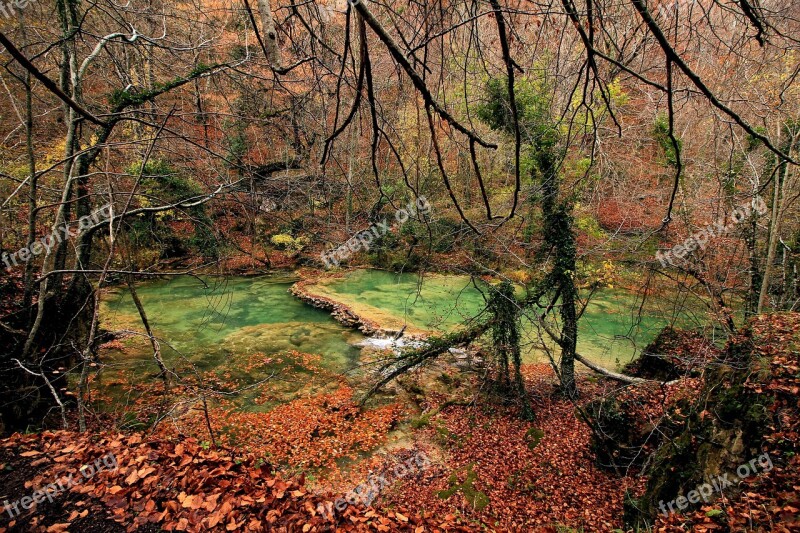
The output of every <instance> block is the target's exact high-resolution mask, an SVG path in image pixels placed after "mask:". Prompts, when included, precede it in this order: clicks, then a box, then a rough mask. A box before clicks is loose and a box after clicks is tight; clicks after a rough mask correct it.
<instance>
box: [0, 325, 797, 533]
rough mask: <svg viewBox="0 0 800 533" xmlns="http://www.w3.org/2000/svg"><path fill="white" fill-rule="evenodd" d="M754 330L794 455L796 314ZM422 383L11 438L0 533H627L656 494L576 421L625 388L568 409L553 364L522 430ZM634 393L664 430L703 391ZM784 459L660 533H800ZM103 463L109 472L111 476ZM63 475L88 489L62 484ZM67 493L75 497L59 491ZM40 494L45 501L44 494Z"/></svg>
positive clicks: (480, 393) (597, 386) (503, 414)
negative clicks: (367, 493)
mask: <svg viewBox="0 0 800 533" xmlns="http://www.w3.org/2000/svg"><path fill="white" fill-rule="evenodd" d="M754 328H755V331H756V333H757V334H758V335H760V343H759V344H758V346H759V352H760V354H761V356H762V357H764V358H766V359H765V360H767V361H772V363H771V365H772V368H773V370H772V372H771V374H769V376H768V377H767V378H764V379H766V381H764V382H754V383H753V384H752V386H753V387H757V388H758V390H761V389H762V388H763V389H764V390H765V391H766V390H772V391H778V392H779V393H780V394H781V395H782V396H780V397H781V398H785V400H781V401H780V402H778V403H776V404H775V408H776V409H780V411H779V412H780V413H781V416H782V417H783V418H782V420H783V422H782V424H781V427H780V428H772V430H771V431H773V433H772V434H771V435H769V436H768V437H767V441H768V442H773V441H774V442H779V443H781V446H784V447H785V446H786V445H787V444H786V443H787V442H796V440H797V435H798V427H799V425H798V418H799V417H798V416H797V415H798V408H799V407H800V404H798V402H797V398H798V392H800V386H799V385H800V373H798V365H800V353H798V352H797V350H796V346H797V345H796V344H792V343H790V342H788V340H787V339H793V338H794V339H796V338H797V331H798V330H800V315H787V316H785V317H780V318H776V319H774V320H773V319H764V320H762V321H761V322H759V323H757V324H755V326H754ZM759 328H760V329H759ZM418 372H419V373H420V374H418V375H409V376H406V377H404V378H403V379H401V380H400V382H399V383H398V385H397V386H396V387H395V390H394V393H393V394H391V395H384V396H383V397H381V398H380V399H379V401H378V402H377V405H376V406H374V407H371V408H369V409H365V410H363V411H361V410H359V409H358V407H357V405H356V402H355V399H354V391H353V389H351V388H349V387H348V386H347V384H346V383H345V382H342V383H341V385H340V386H339V387H338V388H334V390H333V392H326V393H325V394H316V395H309V396H308V397H302V398H297V399H295V400H294V401H292V402H290V403H288V404H286V405H284V406H280V407H278V408H275V409H272V410H270V411H266V412H262V413H241V412H239V413H237V412H236V411H235V410H232V409H230V408H228V407H226V406H224V405H218V406H213V407H212V408H210V409H209V412H208V414H209V417H208V419H207V418H206V416H205V411H203V410H199V409H188V410H186V411H185V412H184V413H183V414H182V416H181V424H173V423H169V424H168V423H165V424H162V425H161V426H160V427H159V429H158V430H156V431H155V432H153V431H150V432H142V431H139V432H128V433H119V432H117V431H108V430H103V429H102V428H99V427H98V428H95V431H90V432H87V433H84V434H79V433H74V432H65V431H55V432H42V433H38V434H24V435H23V434H16V435H13V436H11V437H9V438H6V439H3V440H2V441H0V487H2V494H0V501H5V500H8V501H9V502H10V504H11V505H12V506H13V505H14V504H15V502H17V501H20V503H19V504H18V506H17V509H18V510H19V513H18V514H17V515H16V516H14V517H13V519H10V517H9V515H10V514H15V513H14V512H13V511H12V512H6V513H4V515H3V517H2V518H0V533H5V532H6V531H8V532H29V531H43V532H63V531H75V532H84V531H86V532H96V531H97V532H101V531H102V532H104V531H129V530H133V529H134V528H138V530H139V531H145V532H147V531H158V530H165V531H267V530H271V531H302V532H304V533H306V532H309V531H312V532H314V531H320V532H321V531H334V530H336V531H414V532H415V533H421V532H424V531H431V532H435V531H499V532H504V531H526V532H527V531H543V532H555V531H558V532H562V531H563V532H567V531H613V530H617V529H622V528H623V525H622V517H623V507H624V500H625V497H626V491H630V493H631V494H633V495H637V496H638V495H640V494H642V493H643V491H644V488H645V484H646V481H647V480H646V478H644V477H642V476H639V475H638V473H637V472H636V471H628V472H618V473H615V472H612V471H610V470H609V469H606V468H601V467H600V466H598V464H597V459H596V456H595V455H594V453H593V452H592V450H591V437H592V434H591V431H590V429H589V426H588V425H587V424H586V423H585V422H583V421H582V420H581V412H582V409H581V408H582V407H584V406H586V405H587V404H588V402H591V401H592V400H593V399H596V398H599V397H601V396H605V395H608V394H615V393H619V384H617V383H615V382H611V381H608V380H605V379H595V378H594V376H592V375H589V374H580V377H579V384H580V389H581V397H580V400H579V401H578V402H577V403H572V402H570V401H568V400H567V399H565V398H564V397H563V396H561V395H559V394H558V392H557V386H556V385H557V382H556V379H555V376H554V375H553V372H552V370H551V369H550V367H549V366H547V365H527V366H525V367H524V376H525V380H526V385H527V388H528V390H529V391H530V399H531V402H532V404H533V407H534V411H535V413H536V419H535V420H534V421H533V422H526V421H523V420H521V419H520V417H519V409H518V407H517V406H515V405H510V404H509V405H503V404H502V403H501V402H499V401H498V400H497V399H496V398H494V399H493V398H492V397H491V396H490V395H488V394H487V393H486V392H485V390H483V387H485V385H486V382H484V381H482V380H480V379H479V373H476V372H464V371H462V370H459V369H458V368H456V367H455V366H454V365H451V364H449V363H447V362H445V361H441V362H437V364H436V365H432V366H430V367H428V368H426V369H424V370H419V371H418ZM422 373H425V376H423V375H422ZM756 377H757V376H753V377H752V379H756ZM323 378H324V379H326V380H329V378H328V377H324V376H323ZM266 386H268V384H267V385H266ZM639 390H644V391H645V392H643V393H642V394H640V397H639V398H638V401H637V405H638V408H639V409H641V416H643V417H651V416H653V417H657V416H660V414H661V413H662V412H663V410H664V409H665V405H666V404H669V403H671V402H673V401H674V399H675V398H677V397H683V398H684V399H686V398H687V397H688V398H691V397H692V395H694V394H695V393H696V391H697V390H698V382H697V378H688V379H686V380H681V381H679V382H677V383H674V384H672V385H670V386H669V387H661V386H658V387H652V388H650V389H639ZM648 390H649V391H651V392H647V391H648ZM151 397H152V399H153V402H154V403H157V402H158V401H159V399H158V394H156V393H153V394H152V395H151ZM492 400H494V401H492ZM781 402H783V403H781ZM209 427H211V430H212V431H213V432H214V434H216V439H215V440H216V446H215V445H214V444H212V443H210V442H209V436H208V435H209V434H208V429H209ZM229 435H235V436H236V438H235V439H232V438H229V437H228V436H229ZM787 439H788V441H787ZM109 454H113V455H111V456H110V455H109ZM784 455H785V457H781V458H780V463H777V462H776V468H775V469H774V470H773V471H772V472H770V475H769V476H768V477H765V478H763V479H759V480H756V481H755V482H753V483H749V484H748V488H747V491H746V492H744V493H740V494H731V495H730V498H727V497H726V498H723V499H722V500H721V501H720V502H717V503H714V504H710V505H704V506H701V507H700V508H699V509H697V510H695V511H691V512H687V514H686V515H684V514H681V513H676V514H674V515H672V516H671V517H670V518H669V519H663V518H661V519H659V521H658V522H657V524H656V529H655V530H656V531H666V532H672V531H689V530H690V531H740V530H757V531H769V530H774V531H785V532H789V531H800V527H799V526H798V520H797V516H798V513H800V511H798V508H797V501H798V493H800V475H798V472H800V461H799V460H798V456H797V455H794V454H791V455H790V454H788V453H787V454H784ZM108 457H113V463H114V468H111V467H108V463H107V462H101V458H108ZM420 457H423V458H424V460H423V461H420V460H419V458H420ZM403 465H405V466H403ZM82 467H83V469H82ZM92 470H96V472H94V473H92V472H91V471H92ZM87 474H89V475H87ZM70 476H72V479H73V480H74V481H79V482H78V483H75V485H74V486H72V487H67V480H68V479H69V478H70ZM376 479H378V480H383V482H382V483H379V484H377V485H375V486H376V487H377V489H379V490H378V493H376V494H373V495H372V496H375V499H374V501H371V506H364V505H361V504H360V503H359V502H358V501H356V500H355V499H353V500H351V502H352V504H345V500H346V499H347V498H348V497H349V496H352V495H353V492H352V491H353V489H354V488H356V487H358V486H366V485H370V484H374V481H375V480H376ZM59 481H60V482H61V483H62V485H63V486H65V487H67V488H65V490H60V487H61V486H59V485H53V484H55V483H58V482H59ZM48 486H49V487H51V490H50V497H48V493H47V492H45V493H36V492H35V491H37V490H38V489H40V488H44V487H48ZM362 492H363V491H362ZM25 497H28V498H29V499H28V500H23V498H25ZM342 498H344V499H342ZM31 499H37V500H39V503H33V504H32V505H30V503H31ZM50 499H52V502H51V501H48V500H50ZM23 504H24V505H23ZM6 505H8V504H6ZM23 507H30V509H23ZM728 517H729V518H728ZM754 519H755V520H756V521H755V522H754ZM748 523H749V524H767V526H766V527H765V526H763V525H760V526H759V525H756V526H755V527H752V528H750V527H747V524H748ZM769 524H772V525H771V526H770V525H769ZM773 526H774V527H773Z"/></svg>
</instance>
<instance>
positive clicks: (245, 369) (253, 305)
mask: <svg viewBox="0 0 800 533" xmlns="http://www.w3.org/2000/svg"><path fill="white" fill-rule="evenodd" d="M293 281H294V280H293V279H290V278H287V277H259V278H244V277H238V278H237V277H233V278H228V279H217V278H204V280H202V281H201V280H199V279H196V278H193V277H189V276H183V277H175V278H170V279H167V280H157V281H149V282H145V283H142V284H141V285H140V286H139V288H138V292H139V296H140V298H141V300H142V303H143V304H144V307H145V310H146V311H147V314H148V318H149V320H150V322H151V325H152V327H153V329H154V331H155V333H156V335H157V336H158V337H159V339H160V340H161V347H162V351H163V357H164V360H165V362H166V364H167V366H168V367H170V368H174V369H176V370H180V371H182V372H198V373H206V374H211V375H212V376H215V377H216V378H218V383H220V384H221V385H220V386H225V384H230V383H236V384H237V385H240V386H246V385H248V384H251V383H255V382H258V381H259V380H262V379H264V378H265V377H268V376H270V375H273V374H278V375H279V378H278V379H276V380H275V381H273V382H271V383H270V389H271V390H270V392H271V393H274V394H273V396H274V397H271V398H269V399H268V400H267V401H266V402H264V401H263V397H261V399H260V400H259V401H256V398H257V394H260V393H257V392H255V391H254V392H252V394H249V395H248V394H243V395H240V396H239V397H237V403H238V404H239V405H240V407H243V408H246V409H254V410H259V409H263V408H267V407H269V406H272V405H274V404H275V403H281V402H282V401H284V400H286V399H287V398H291V397H294V396H296V394H297V393H298V392H299V391H301V390H305V391H306V392H308V387H310V386H312V384H313V386H314V387H319V386H325V384H326V383H333V382H335V381H336V379H335V378H334V377H333V376H335V375H340V374H345V373H347V372H348V371H351V370H352V369H353V368H355V367H356V366H357V364H358V362H359V358H360V355H361V346H364V345H370V346H371V347H373V348H374V347H376V346H377V347H380V346H382V345H383V344H385V341H380V340H373V341H372V342H367V343H365V342H363V341H364V337H363V336H362V335H361V334H360V333H358V332H357V331H355V330H351V329H348V328H345V327H343V326H341V325H340V324H338V323H337V322H336V321H334V320H333V319H332V318H331V317H330V315H329V314H328V313H327V312H325V311H322V310H318V309H314V308H313V307H311V306H309V305H306V304H304V303H302V302H300V301H299V300H297V299H296V298H294V297H293V296H292V295H291V294H289V292H288V288H289V287H290V286H291V284H292V283H293ZM310 289H311V291H312V292H314V293H316V294H320V295H324V296H329V297H332V298H333V299H335V300H337V301H341V302H343V303H345V304H347V305H348V306H350V307H351V308H352V309H353V310H354V311H355V312H356V313H358V314H362V315H365V316H368V317H370V318H372V319H373V320H375V321H377V322H378V323H380V324H381V325H382V326H384V327H387V328H392V329H400V328H402V327H403V326H405V327H406V328H407V331H408V332H414V331H447V330H452V329H453V328H456V327H458V326H459V325H460V324H462V323H463V322H464V321H465V320H467V319H469V318H471V317H474V316H475V315H477V314H479V313H481V312H482V311H483V309H484V307H485V303H484V302H485V300H484V296H483V294H482V292H481V290H479V288H478V287H476V286H475V284H473V282H472V280H470V278H469V277H465V276H452V275H426V276H425V278H424V283H422V284H420V278H419V277H418V276H417V275H415V274H401V275H398V274H394V273H390V272H384V271H375V270H358V271H354V272H350V273H348V274H346V275H345V276H344V277H343V278H340V279H333V280H326V281H324V282H322V283H319V284H317V285H314V286H311V287H310ZM640 305H641V302H640V301H639V300H638V299H637V298H636V297H634V296H633V295H631V294H630V293H627V292H625V291H623V290H610V289H605V290H602V291H599V292H598V293H597V294H596V296H595V297H594V299H593V300H592V302H591V304H590V305H589V307H588V308H587V310H586V312H585V313H584V315H583V318H582V320H581V323H580V336H579V342H578V349H579V351H580V352H581V353H583V354H584V355H586V356H587V357H589V358H591V359H593V360H595V361H596V362H598V363H600V364H603V365H606V366H609V367H613V366H616V365H618V364H624V363H627V362H628V361H630V359H631V358H632V357H633V356H634V354H635V353H636V352H637V350H640V349H641V348H642V347H643V346H644V345H646V343H647V342H649V340H651V339H652V338H653V337H654V336H655V334H656V333H657V332H658V330H659V329H660V328H661V327H663V326H664V325H666V324H668V323H669V318H668V317H669V314H668V313H667V312H666V311H664V310H661V309H659V308H658V307H656V305H655V304H654V303H653V302H648V303H647V306H646V307H645V308H644V311H643V314H642V316H641V317H640V316H639V315H638V311H639V309H640ZM102 323H103V327H105V328H106V329H109V330H112V331H120V330H123V331H125V330H128V331H135V332H139V335H132V336H128V337H126V338H124V339H123V340H122V341H121V344H120V345H117V346H115V347H111V348H109V349H106V350H104V352H103V358H104V362H106V363H107V364H108V366H107V368H106V370H105V371H104V374H105V376H104V378H103V382H104V383H105V385H106V389H105V390H106V391H107V392H109V393H110V394H111V396H112V397H117V398H119V397H120V396H121V395H122V394H124V392H125V390H126V389H125V386H126V385H127V384H128V383H130V382H140V381H143V380H146V379H149V378H150V377H152V376H153V375H155V374H156V373H157V368H156V366H155V363H154V362H153V358H152V349H151V348H150V346H149V343H148V341H147V339H146V338H144V337H143V336H142V335H141V332H142V331H143V328H142V326H141V323H140V320H139V316H138V313H137V312H136V308H135V306H134V305H133V302H132V300H131V298H130V294H129V293H128V291H127V290H125V289H122V288H120V289H115V290H113V291H111V292H110V293H109V294H107V295H106V297H105V299H104V302H103V307H102ZM523 330H524V335H523V342H524V351H525V356H526V360H527V361H543V360H544V356H543V354H542V351H541V350H540V348H539V346H540V339H539V336H538V334H537V333H536V330H535V328H534V327H533V326H532V324H531V323H530V322H527V321H526V322H525V323H524V324H523ZM381 343H383V344H381ZM379 345H380V346H379ZM385 347H388V346H385ZM301 353H302V354H315V355H318V356H319V357H317V358H315V359H314V360H313V361H312V362H310V361H309V360H308V358H305V357H302V356H300V355H299V354H301ZM320 382H321V383H322V385H320ZM314 390H316V389H314Z"/></svg>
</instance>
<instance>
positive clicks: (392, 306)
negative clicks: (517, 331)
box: [309, 270, 699, 368]
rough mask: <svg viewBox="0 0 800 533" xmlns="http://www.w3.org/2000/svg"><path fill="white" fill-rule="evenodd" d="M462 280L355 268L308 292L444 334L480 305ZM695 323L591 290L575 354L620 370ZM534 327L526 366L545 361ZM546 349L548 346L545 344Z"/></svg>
mask: <svg viewBox="0 0 800 533" xmlns="http://www.w3.org/2000/svg"><path fill="white" fill-rule="evenodd" d="M481 285H482V284H481V283H480V282H479V283H473V281H472V280H471V279H470V278H469V277H467V276H455V275H441V274H426V275H425V276H424V278H422V279H421V278H420V277H419V276H418V275H415V274H400V275H398V274H393V273H389V272H384V271H379V270H356V271H353V272H350V273H348V274H347V275H345V276H344V277H343V278H340V279H331V280H325V281H322V282H319V283H317V284H315V285H312V286H311V287H309V291H310V292H312V293H314V294H318V295H321V296H326V297H329V298H332V299H334V300H335V301H338V302H342V303H344V304H346V305H348V306H349V307H350V308H351V309H352V310H353V311H355V312H356V314H359V315H363V316H368V317H371V318H374V319H376V320H377V322H378V323H379V324H381V325H382V326H384V327H386V328H388V329H393V330H399V329H401V328H403V327H405V328H406V331H411V332H413V331H417V330H428V331H430V330H433V331H448V330H452V329H453V328H454V327H457V326H458V325H459V324H461V323H463V322H464V321H465V320H468V319H469V318H470V317H474V316H475V315H477V314H478V313H479V312H481V311H482V310H483V309H484V307H485V301H486V300H485V295H484V293H485V286H484V287H483V288H482V287H481ZM676 322H678V323H680V324H682V325H687V324H691V323H694V322H698V323H699V320H697V321H695V320H693V319H692V317H691V316H688V315H687V314H685V312H684V313H681V314H680V315H678V314H676V313H675V311H674V309H673V308H672V307H671V306H670V305H669V304H668V303H667V302H661V301H657V300H655V299H647V300H646V301H645V302H644V303H643V302H642V301H641V299H640V298H637V297H636V296H635V295H633V294H631V293H630V292H628V291H625V290H620V289H602V290H599V291H597V292H596V293H595V294H594V295H593V296H592V299H591V301H590V303H589V305H588V307H587V308H586V311H585V312H584V314H583V316H582V318H581V321H580V323H579V335H578V339H579V340H578V352H579V353H581V354H582V355H584V356H586V357H589V358H590V359H592V360H594V361H595V362H597V363H600V364H602V365H605V366H608V367H612V368H613V367H617V368H618V367H620V366H622V365H624V364H626V363H628V362H629V361H630V360H631V359H632V358H633V357H635V356H636V355H637V354H638V353H639V351H641V349H642V348H643V347H644V346H646V345H647V344H648V343H649V342H650V341H651V340H652V339H653V337H654V336H655V335H656V334H657V333H658V332H659V331H660V330H661V328H663V327H664V326H665V325H668V324H673V323H676ZM541 341H542V340H541V339H540V338H539V335H538V333H537V328H535V327H533V324H532V323H531V322H530V321H527V320H526V321H525V323H524V324H523V343H524V352H525V355H526V360H527V361H528V362H544V361H547V359H546V355H545V354H544V352H543V351H542V349H541ZM549 345H550V346H552V343H549Z"/></svg>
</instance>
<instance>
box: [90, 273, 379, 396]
mask: <svg viewBox="0 0 800 533" xmlns="http://www.w3.org/2000/svg"><path fill="white" fill-rule="evenodd" d="M295 281H296V280H295V279H292V278H286V277H260V278H228V279H217V278H204V279H203V280H199V279H196V278H193V277H189V276H185V277H176V278H171V279H168V280H158V281H150V282H145V283H142V284H141V285H139V286H138V287H137V293H138V294H139V298H140V299H141V300H142V304H143V306H144V308H145V312H146V313H147V316H148V320H149V321H150V324H151V326H152V328H153V331H154V334H155V335H156V337H157V338H158V339H159V342H160V344H161V349H162V356H163V359H164V361H165V363H166V365H167V366H168V367H169V368H176V369H178V371H179V374H181V375H191V374H192V373H199V374H201V375H204V376H205V377H206V378H209V379H214V380H215V383H216V384H217V385H219V387H221V388H223V389H224V388H227V389H233V388H235V387H245V386H247V385H249V384H252V383H255V382H257V381H258V380H261V379H265V378H267V377H268V376H270V375H273V374H276V375H277V377H275V378H273V379H272V385H271V386H272V387H273V388H274V389H276V391H278V393H285V394H289V395H293V394H294V393H296V392H297V391H299V390H300V389H302V388H303V387H304V386H305V385H307V384H308V381H309V380H310V379H311V378H312V377H313V375H314V372H312V371H311V370H310V369H309V365H308V364H307V361H305V360H304V358H301V357H298V356H296V355H295V353H294V352H301V353H304V354H319V355H321V356H322V357H320V358H319V361H318V362H316V363H315V364H314V365H311V366H312V369H313V368H314V367H317V366H318V367H319V368H320V369H322V370H323V371H327V372H330V373H332V374H342V373H345V372H346V371H348V370H350V369H352V368H353V367H355V366H356V364H357V362H358V358H359V355H360V353H361V350H360V348H358V347H356V346H354V345H355V344H356V343H357V342H359V341H361V340H362V339H363V336H362V335H361V334H360V333H359V332H357V331H354V330H351V329H348V328H345V327H343V326H341V325H340V324H339V323H337V322H336V321H335V320H333V318H331V316H330V314H328V313H327V312H325V311H322V310H319V309H315V308H313V307H311V306H308V305H306V304H304V303H303V302H301V301H299V300H297V299H296V298H294V297H293V296H292V295H291V294H289V292H288V289H289V287H291V285H292V283H294V282H295ZM101 317H102V319H101V320H102V325H103V327H105V328H106V329H109V330H112V331H115V332H123V333H124V332H131V331H132V332H138V333H139V335H130V336H127V337H125V338H124V340H123V341H122V344H123V345H124V347H123V349H121V350H120V349H116V348H113V349H108V350H104V352H103V353H102V355H103V358H104V362H106V363H108V369H107V370H106V371H105V377H104V379H105V382H106V383H110V385H109V387H110V388H111V390H109V392H110V393H111V394H112V396H119V394H121V393H123V392H124V391H125V385H126V384H127V382H129V381H131V380H138V379H139V378H140V377H141V376H142V375H143V374H144V375H149V374H151V373H156V372H157V366H156V364H155V362H154V359H153V351H152V349H151V348H150V345H149V341H148V339H147V338H146V337H143V336H141V335H140V334H141V333H143V332H144V328H143V327H142V325H141V320H140V318H139V315H138V312H137V310H136V307H135V306H134V304H133V301H132V299H131V297H130V293H129V292H128V291H127V289H123V288H120V289H115V290H114V291H112V292H110V293H109V294H108V295H107V296H106V298H104V302H103V305H102V308H101ZM318 373H319V372H317V374H318ZM220 383H221V385H220ZM253 394H255V392H253ZM276 394H277V393H276ZM251 396H252V395H248V394H243V395H240V397H241V399H242V401H241V402H240V403H247V398H248V397H251Z"/></svg>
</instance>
